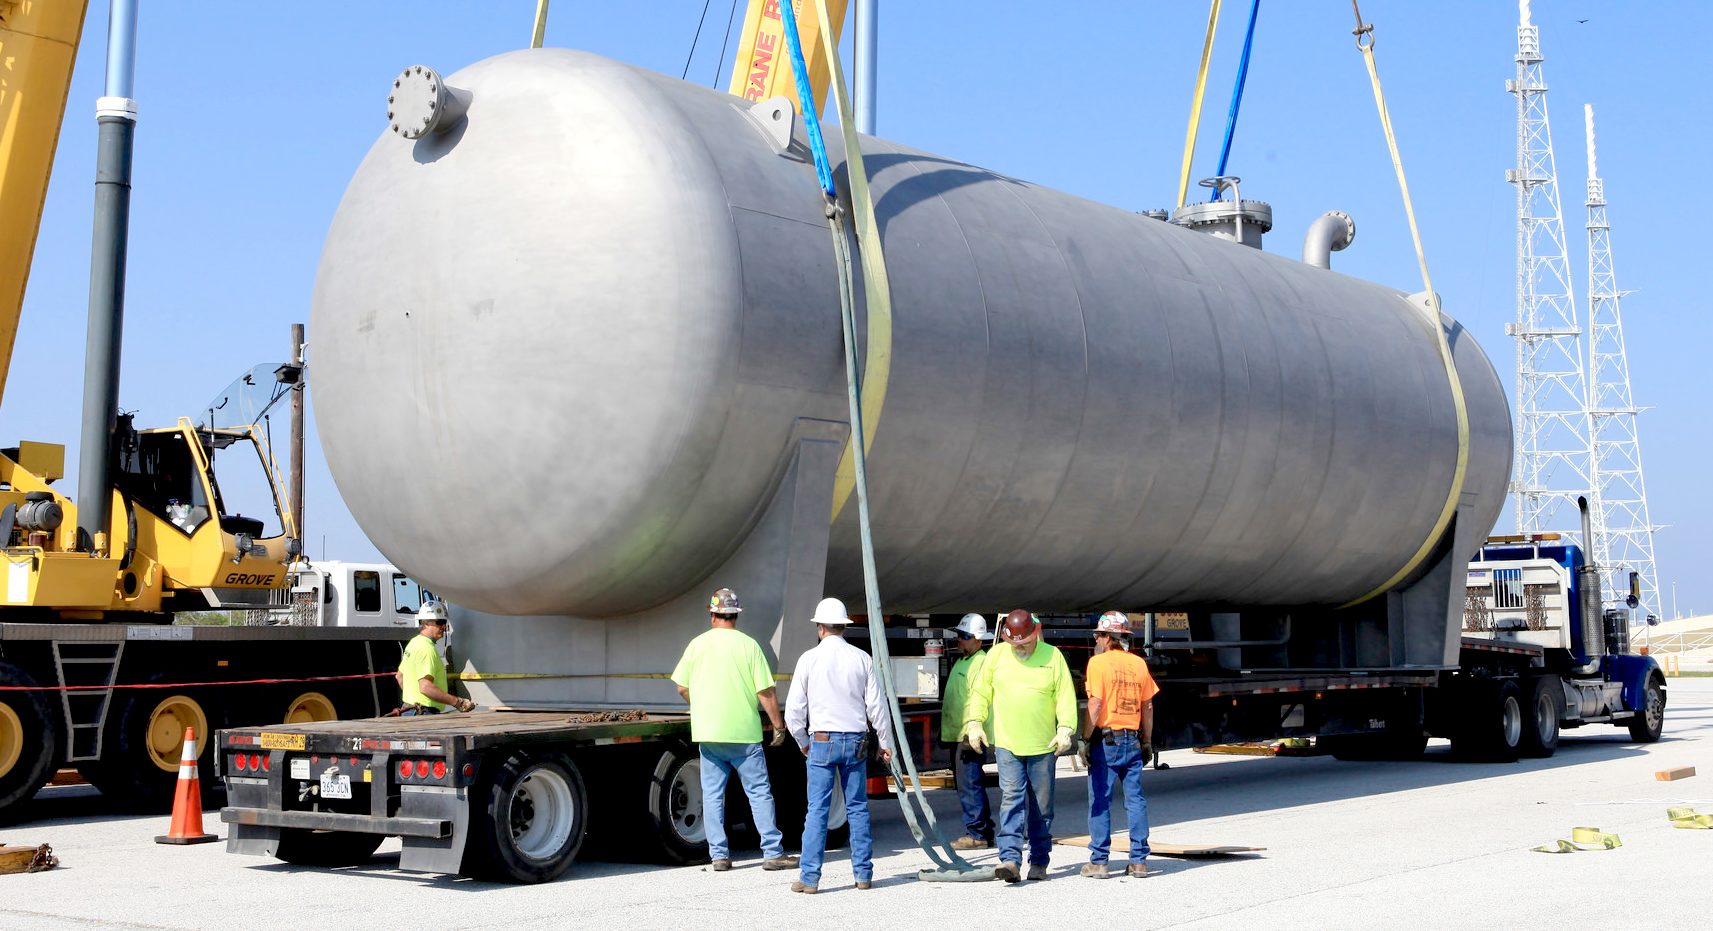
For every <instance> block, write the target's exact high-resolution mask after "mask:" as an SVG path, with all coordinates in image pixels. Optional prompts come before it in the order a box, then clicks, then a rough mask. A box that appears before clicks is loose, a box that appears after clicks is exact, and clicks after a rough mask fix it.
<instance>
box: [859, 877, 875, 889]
mask: <svg viewBox="0 0 1713 931" xmlns="http://www.w3.org/2000/svg"><path fill="white" fill-rule="evenodd" d="M856 887H857V888H858V889H873V888H874V883H873V882H871V881H870V880H867V879H859V880H857V881H856Z"/></svg>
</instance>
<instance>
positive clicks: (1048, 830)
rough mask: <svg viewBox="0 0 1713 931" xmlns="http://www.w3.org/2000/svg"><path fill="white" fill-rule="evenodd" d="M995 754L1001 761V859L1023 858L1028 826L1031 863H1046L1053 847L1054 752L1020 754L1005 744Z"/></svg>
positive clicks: (1012, 861) (1043, 864) (995, 748)
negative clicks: (1024, 836) (1037, 754)
mask: <svg viewBox="0 0 1713 931" xmlns="http://www.w3.org/2000/svg"><path fill="white" fill-rule="evenodd" d="M993 757H994V759H995V760H996V761H998V763H999V859H1000V860H1002V861H1004V862H1006V863H1021V862H1022V853H1023V830H1024V828H1025V826H1027V828H1028V830H1029V864H1030V865H1031V866H1037V865H1038V866H1046V865H1047V855H1048V853H1049V852H1051V851H1052V849H1053V763H1054V760H1055V757H1054V756H1053V755H1052V754H1051V753H1043V754H1041V755H1039V756H1018V755H1017V754H1015V753H1012V752H1011V751H1010V750H1007V749H1005V748H1004V747H994V748H993ZM1025 821H1027V824H1025Z"/></svg>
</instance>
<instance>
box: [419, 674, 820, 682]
mask: <svg viewBox="0 0 1713 931" xmlns="http://www.w3.org/2000/svg"><path fill="white" fill-rule="evenodd" d="M389 675H390V673H389ZM446 678H448V679H457V680H459V681H462V682H492V681H497V680H515V679H670V678H672V676H671V675H670V674H668V673H664V672H452V673H447V675H446ZM773 679H774V681H775V682H790V681H791V675H790V674H789V673H783V672H779V673H774V675H773Z"/></svg>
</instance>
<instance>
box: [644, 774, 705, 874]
mask: <svg viewBox="0 0 1713 931" xmlns="http://www.w3.org/2000/svg"><path fill="white" fill-rule="evenodd" d="M648 780H649V781H648V798H647V804H646V809H647V812H648V825H649V829H650V830H649V836H648V838H647V841H648V843H647V847H648V852H649V853H650V854H651V855H652V856H651V859H656V860H658V861H660V862H662V863H673V864H679V865H684V864H690V863H706V862H708V829H707V825H706V824H705V823H704V822H703V821H702V757H701V754H700V753H698V752H697V751H696V749H695V748H694V747H686V746H683V745H680V744H673V745H670V746H668V747H667V748H666V749H664V750H662V751H661V752H660V758H659V759H658V760H656V761H655V763H654V766H653V768H652V769H651V770H649V776H648Z"/></svg>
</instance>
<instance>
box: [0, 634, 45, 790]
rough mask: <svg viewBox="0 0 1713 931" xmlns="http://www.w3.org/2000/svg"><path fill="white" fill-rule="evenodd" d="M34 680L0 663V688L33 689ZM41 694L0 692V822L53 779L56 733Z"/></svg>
mask: <svg viewBox="0 0 1713 931" xmlns="http://www.w3.org/2000/svg"><path fill="white" fill-rule="evenodd" d="M36 684H37V683H36V680H35V679H33V678H31V677H30V675H29V674H28V673H26V672H24V671H23V670H22V669H19V668H18V667H16V666H14V665H12V664H11V663H4V662H0V685H10V686H34V685H36ZM45 694H46V693H43V692H22V691H19V692H12V691H6V692H0V822H5V821H9V820H11V819H12V813H13V812H14V811H16V810H17V809H18V808H19V807H21V806H22V805H23V804H24V803H26V802H28V801H29V800H30V799H31V798H32V797H33V796H34V795H35V794H36V790H37V789H40V788H41V787H42V786H43V785H45V784H46V783H47V781H48V777H50V776H52V775H53V772H54V768H55V760H56V759H57V756H58V753H59V730H58V728H57V727H55V726H54V717H53V714H52V708H51V707H50V706H49V704H48V700H47V698H46V697H44V696H45Z"/></svg>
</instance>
